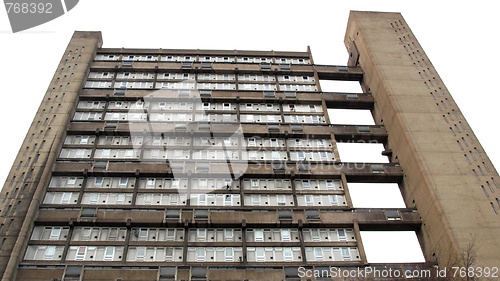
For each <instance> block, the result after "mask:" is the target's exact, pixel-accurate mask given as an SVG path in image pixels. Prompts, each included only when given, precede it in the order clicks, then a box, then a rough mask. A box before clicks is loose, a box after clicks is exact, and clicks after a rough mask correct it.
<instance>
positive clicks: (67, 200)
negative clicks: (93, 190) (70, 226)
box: [61, 192, 71, 204]
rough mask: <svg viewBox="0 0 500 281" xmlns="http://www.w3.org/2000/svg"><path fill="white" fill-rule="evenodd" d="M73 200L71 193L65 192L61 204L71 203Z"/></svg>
mask: <svg viewBox="0 0 500 281" xmlns="http://www.w3.org/2000/svg"><path fill="white" fill-rule="evenodd" d="M70 200H71V193H70V192H64V193H63V194H62V197H61V204H69V203H70Z"/></svg>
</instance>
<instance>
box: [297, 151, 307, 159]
mask: <svg viewBox="0 0 500 281" xmlns="http://www.w3.org/2000/svg"><path fill="white" fill-rule="evenodd" d="M297 159H298V160H299V161H302V160H304V159H306V155H305V153H304V151H298V152H297Z"/></svg>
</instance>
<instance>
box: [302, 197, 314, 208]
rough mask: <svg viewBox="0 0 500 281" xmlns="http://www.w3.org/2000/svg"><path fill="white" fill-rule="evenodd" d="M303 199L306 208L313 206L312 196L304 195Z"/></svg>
mask: <svg viewBox="0 0 500 281" xmlns="http://www.w3.org/2000/svg"><path fill="white" fill-rule="evenodd" d="M304 199H305V201H306V206H313V205H314V202H313V197H312V195H310V194H306V195H305V196H304Z"/></svg>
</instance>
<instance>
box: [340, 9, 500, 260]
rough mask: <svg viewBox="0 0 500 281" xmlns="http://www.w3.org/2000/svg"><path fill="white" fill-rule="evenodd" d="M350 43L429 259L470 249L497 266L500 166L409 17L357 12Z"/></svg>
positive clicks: (457, 255) (352, 62)
mask: <svg viewBox="0 0 500 281" xmlns="http://www.w3.org/2000/svg"><path fill="white" fill-rule="evenodd" d="M344 42H345V45H346V47H347V48H348V49H349V52H350V55H351V58H350V65H352V66H354V65H357V66H360V67H361V68H362V69H363V71H364V77H363V82H362V86H363V88H364V89H365V90H366V92H368V93H370V94H372V96H373V98H374V100H375V106H374V110H373V111H374V116H375V118H376V122H377V123H379V124H383V125H384V126H385V127H386V128H387V131H388V132H389V137H388V144H389V147H390V149H391V150H392V152H393V158H394V159H393V160H396V159H397V161H398V162H399V163H400V164H401V167H402V169H403V170H404V173H405V177H404V183H405V184H404V185H403V186H404V189H403V197H404V199H405V201H406V204H407V205H408V206H415V207H416V208H417V209H418V211H419V214H420V216H421V217H422V223H423V224H422V228H421V230H420V231H419V232H418V235H419V238H420V240H421V243H422V245H423V250H424V254H425V256H426V259H428V260H436V261H437V262H438V263H439V265H440V266H443V267H444V266H450V265H453V264H455V265H461V266H463V265H466V264H464V261H463V256H464V255H467V252H469V253H473V254H474V257H475V262H474V264H475V265H477V266H484V267H492V266H495V265H497V264H498V263H499V259H500V255H499V254H498V251H497V249H499V248H500V238H499V237H498V235H496V233H498V232H499V230H500V220H499V212H500V205H499V201H498V195H497V194H498V192H499V188H500V186H499V185H498V173H497V171H496V170H495V168H494V167H493V165H492V163H491V161H490V160H489V159H488V156H487V155H486V153H485V152H484V150H483V148H482V147H481V144H480V143H479V142H478V140H477V138H476V137H475V135H474V133H473V132H472V130H471V128H470V126H469V125H468V124H467V121H466V119H465V117H464V116H463V115H462V113H461V112H460V109H459V108H458V106H457V104H456V103H455V102H454V100H453V97H452V96H451V94H450V93H449V92H448V90H447V89H446V86H445V85H444V83H443V81H442V80H441V79H440V77H439V75H438V74H437V71H436V69H434V67H433V66H432V64H431V62H430V60H429V58H428V57H427V56H426V54H425V52H424V50H423V49H422V46H420V44H419V43H418V41H417V39H416V38H415V35H414V34H413V33H412V32H411V30H410V28H409V26H408V24H407V23H406V22H405V21H404V19H403V17H402V16H401V15H400V14H398V13H372V12H357V11H353V12H351V14H350V18H349V23H348V28H347V32H346V36H345V40H344ZM471 246H472V248H471ZM468 249H472V251H470V250H468ZM466 266H467V265H466Z"/></svg>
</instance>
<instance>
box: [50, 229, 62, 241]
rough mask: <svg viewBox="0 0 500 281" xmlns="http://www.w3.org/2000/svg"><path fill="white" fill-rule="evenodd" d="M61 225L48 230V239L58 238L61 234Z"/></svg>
mask: <svg viewBox="0 0 500 281" xmlns="http://www.w3.org/2000/svg"><path fill="white" fill-rule="evenodd" d="M61 230H62V227H53V228H52V229H51V231H50V237H49V240H59V237H60V236H61Z"/></svg>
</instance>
